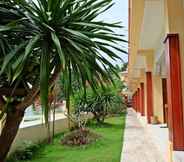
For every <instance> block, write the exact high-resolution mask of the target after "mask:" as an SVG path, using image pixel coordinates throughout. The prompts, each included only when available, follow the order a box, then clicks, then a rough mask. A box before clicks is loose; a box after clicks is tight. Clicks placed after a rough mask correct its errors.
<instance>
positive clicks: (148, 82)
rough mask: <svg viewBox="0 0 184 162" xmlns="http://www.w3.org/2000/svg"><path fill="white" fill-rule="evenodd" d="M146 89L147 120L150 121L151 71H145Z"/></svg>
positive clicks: (151, 104) (151, 102)
mask: <svg viewBox="0 0 184 162" xmlns="http://www.w3.org/2000/svg"><path fill="white" fill-rule="evenodd" d="M146 91H147V120H148V123H149V124H150V123H151V118H152V117H153V87H152V73H151V72H146Z"/></svg>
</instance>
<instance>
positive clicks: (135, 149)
mask: <svg viewBox="0 0 184 162" xmlns="http://www.w3.org/2000/svg"><path fill="white" fill-rule="evenodd" d="M121 162H165V161H164V160H163V158H162V155H161V153H160V152H159V151H158V149H157V147H156V145H155V144H154V142H153V139H152V138H151V137H150V135H149V133H148V132H147V131H146V128H144V127H143V126H142V125H141V123H140V122H139V120H138V119H137V116H136V113H135V112H134V110H133V109H128V114H127V119H126V128H125V134H124V144H123V150H122V157H121Z"/></svg>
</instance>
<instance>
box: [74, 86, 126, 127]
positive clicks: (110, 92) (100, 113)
mask: <svg viewBox="0 0 184 162" xmlns="http://www.w3.org/2000/svg"><path fill="white" fill-rule="evenodd" d="M119 93H120V89H119V86H118V87H114V86H112V85H111V86H108V87H107V88H105V89H101V88H99V89H98V90H97V93H94V92H93V91H92V90H91V89H90V88H88V89H87V91H86V96H84V95H83V92H79V93H77V94H76V95H74V97H73V106H74V107H75V111H76V113H79V112H91V113H93V115H94V118H95V119H96V121H97V122H98V123H101V122H104V119H105V117H106V116H107V115H108V114H116V113H121V112H122V111H123V109H124V108H125V106H123V105H124V104H123V101H122V97H121V96H120V94H119Z"/></svg>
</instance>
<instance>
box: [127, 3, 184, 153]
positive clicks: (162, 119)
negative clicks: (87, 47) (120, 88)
mask: <svg viewBox="0 0 184 162" xmlns="http://www.w3.org/2000/svg"><path fill="white" fill-rule="evenodd" d="M127 80H128V81H127V84H128V87H129V90H130V91H131V93H132V103H133V108H134V109H135V111H137V112H138V113H139V114H140V115H141V116H143V117H145V119H146V122H147V123H148V124H157V123H158V124H160V123H166V125H167V126H168V130H169V138H168V139H169V140H168V142H169V148H170V149H171V150H174V151H184V0H129V64H128V79H127Z"/></svg>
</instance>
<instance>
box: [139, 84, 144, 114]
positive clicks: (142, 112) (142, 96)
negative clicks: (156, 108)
mask: <svg viewBox="0 0 184 162" xmlns="http://www.w3.org/2000/svg"><path fill="white" fill-rule="evenodd" d="M140 87H141V88H140V89H141V115H142V116H145V106H144V83H141V84H140Z"/></svg>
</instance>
